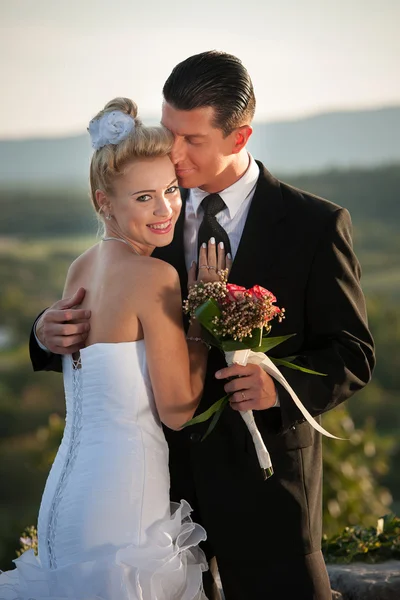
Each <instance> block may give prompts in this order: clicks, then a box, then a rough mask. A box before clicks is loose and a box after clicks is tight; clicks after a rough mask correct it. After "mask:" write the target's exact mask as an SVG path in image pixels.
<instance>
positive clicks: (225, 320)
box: [183, 270, 335, 479]
mask: <svg viewBox="0 0 400 600" xmlns="http://www.w3.org/2000/svg"><path fill="white" fill-rule="evenodd" d="M227 276H228V272H227V270H226V271H222V272H221V280H220V281H218V282H208V283H203V282H199V283H196V284H194V285H193V286H192V287H191V288H190V290H189V293H188V298H187V300H185V301H184V303H183V308H184V311H185V312H186V313H189V315H190V318H196V319H197V320H198V321H199V322H200V324H201V325H202V330H203V338H204V340H205V341H206V342H207V343H209V344H210V345H212V346H215V347H217V348H218V349H219V350H221V351H222V352H223V353H224V355H225V360H226V362H227V365H228V366H231V365H232V364H234V363H237V364H241V365H246V364H247V363H248V362H252V363H255V364H258V365H260V367H261V368H263V369H264V370H265V371H267V373H269V374H270V375H271V376H272V377H274V378H275V379H276V380H277V381H279V382H280V383H281V384H282V385H283V386H284V387H285V388H286V389H287V390H288V392H289V393H290V395H291V397H292V398H293V401H294V402H295V404H296V405H297V406H298V408H299V409H300V410H301V412H302V413H303V415H304V416H305V418H306V420H307V421H308V422H309V423H310V424H311V425H312V426H313V427H314V428H315V429H317V430H318V431H320V432H321V433H324V434H325V435H327V436H329V437H335V436H332V435H331V434H330V433H328V432H327V431H325V429H323V428H322V427H321V426H320V425H319V424H318V423H317V422H316V421H315V420H314V419H313V417H312V416H311V415H310V413H309V412H308V411H307V409H306V408H305V407H304V406H303V404H302V403H301V401H300V400H299V398H298V397H297V395H296V394H295V392H294V391H293V389H292V388H291V387H290V385H289V384H288V382H287V381H286V379H285V378H284V377H283V375H282V374H281V373H280V371H279V369H278V368H277V366H276V365H284V366H286V367H289V368H292V369H296V370H299V371H303V372H305V373H309V374H313V375H323V373H317V372H316V371H312V370H310V369H306V368H305V367H301V366H299V365H297V364H295V363H293V362H292V360H293V358H295V357H291V358H287V359H278V358H272V357H271V358H270V357H268V356H266V354H265V353H266V352H268V351H269V350H271V349H272V348H274V347H276V346H278V345H279V344H282V343H283V342H284V341H286V340H287V339H289V338H290V337H292V336H293V335H295V334H290V335H285V336H280V337H270V336H269V333H270V331H271V321H273V320H274V319H276V320H277V321H278V322H281V321H282V319H284V317H285V309H284V308H279V307H277V306H275V302H276V298H275V296H274V295H273V294H272V293H271V292H270V291H268V290H266V289H264V288H262V287H261V286H259V285H255V286H253V287H252V288H250V289H246V288H244V287H241V286H239V285H235V284H232V283H227ZM230 396H231V394H226V395H225V396H224V397H223V398H221V399H220V400H218V401H217V402H215V403H214V404H213V405H212V406H210V408H209V409H208V410H206V411H205V412H203V413H201V414H200V415H197V416H196V417H194V418H193V419H191V420H190V421H188V422H187V423H185V427H187V426H189V425H194V424H197V423H202V422H204V421H207V420H208V419H210V418H211V417H212V420H211V422H210V424H209V427H208V429H207V431H206V433H205V434H204V436H203V438H202V439H203V440H204V439H205V438H206V437H207V436H208V435H209V434H210V433H211V431H212V430H213V429H214V427H215V426H216V424H217V422H218V420H219V418H220V416H221V414H222V411H223V410H224V409H225V407H226V406H227V404H228V403H229V399H230ZM239 412H240V415H241V416H242V418H243V420H244V422H245V423H246V425H247V428H248V430H249V432H250V435H251V436H252V439H253V442H254V446H255V449H256V452H257V456H258V461H259V464H260V467H261V469H262V470H263V474H264V478H265V479H267V478H268V477H270V476H271V475H272V474H273V468H272V463H271V459H270V456H269V452H268V450H267V448H266V447H265V444H264V441H263V439H262V437H261V434H260V432H259V430H258V428H257V425H256V423H255V420H254V415H253V411H251V410H247V411H239Z"/></svg>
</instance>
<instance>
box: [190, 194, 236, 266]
mask: <svg viewBox="0 0 400 600" xmlns="http://www.w3.org/2000/svg"><path fill="white" fill-rule="evenodd" d="M201 206H202V207H203V210H204V217H203V220H202V222H201V223H200V227H199V234H198V238H197V240H198V245H197V256H198V252H199V250H200V246H201V244H202V243H203V242H206V243H207V242H208V241H209V239H210V238H211V237H214V238H215V243H216V244H219V243H220V242H223V243H224V247H225V254H228V253H230V254H232V252H231V244H230V242H229V237H228V234H227V233H226V231H225V229H224V228H223V227H222V226H221V225H220V224H219V223H218V221H217V219H216V215H217V214H218V213H219V212H221V210H223V209H224V208H225V207H226V204H225V202H224V201H223V200H222V198H221V196H220V195H219V194H210V195H209V196H206V197H205V198H204V199H203V201H202V203H201Z"/></svg>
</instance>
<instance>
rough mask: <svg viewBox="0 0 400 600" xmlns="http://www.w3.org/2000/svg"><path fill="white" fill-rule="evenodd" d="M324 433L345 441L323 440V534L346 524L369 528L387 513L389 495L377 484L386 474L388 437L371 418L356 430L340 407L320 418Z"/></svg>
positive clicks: (391, 442) (390, 439)
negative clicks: (326, 431) (377, 427)
mask: <svg viewBox="0 0 400 600" xmlns="http://www.w3.org/2000/svg"><path fill="white" fill-rule="evenodd" d="M323 425H324V427H325V428H326V429H328V431H330V432H331V433H333V434H334V435H337V436H338V437H342V438H346V440H347V441H340V442H339V441H337V440H331V439H325V438H324V440H323V457H324V477H323V506H324V532H325V533H327V534H328V535H332V534H333V533H335V532H336V531H337V530H338V529H339V528H341V527H345V526H346V525H356V524H357V523H362V524H363V525H367V526H368V525H372V524H373V523H375V522H376V519H377V518H378V516H379V515H381V514H384V513H385V512H387V511H388V507H389V506H390V504H391V502H392V495H391V494H390V492H389V491H388V490H387V489H386V488H385V487H383V486H381V485H379V483H378V482H379V481H380V480H381V479H382V477H383V476H384V475H385V474H386V473H387V472H388V469H389V462H388V460H387V457H388V455H389V454H390V452H391V451H392V450H393V448H394V447H395V440H394V438H393V437H392V436H389V435H382V434H378V433H377V431H376V429H375V425H374V422H373V419H372V418H371V417H369V418H368V420H366V421H365V422H364V423H363V424H362V426H361V427H360V428H359V429H357V428H356V427H355V425H354V421H353V419H352V418H351V416H350V414H349V412H348V409H347V408H346V407H345V406H343V405H341V406H339V407H337V408H335V409H334V410H332V411H330V412H328V413H326V414H325V415H324V416H323Z"/></svg>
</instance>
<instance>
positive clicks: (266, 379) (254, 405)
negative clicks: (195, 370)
mask: <svg viewBox="0 0 400 600" xmlns="http://www.w3.org/2000/svg"><path fill="white" fill-rule="evenodd" d="M215 377H216V378H217V379H227V378H231V377H233V378H234V379H231V381H228V383H226V384H225V386H224V389H225V392H226V393H227V394H232V396H231V398H230V404H231V407H232V408H233V409H234V410H241V411H243V410H266V409H267V408H272V407H274V406H277V391H276V387H275V383H274V380H273V379H272V377H271V376H270V375H268V373H266V372H265V371H264V370H263V369H262V368H261V367H259V366H258V365H254V364H251V363H249V364H247V365H246V366H245V367H244V366H242V365H237V364H235V365H232V366H231V367H226V368H225V369H221V370H220V371H217V373H216V374H215Z"/></svg>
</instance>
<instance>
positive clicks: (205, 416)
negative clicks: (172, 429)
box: [182, 394, 230, 429]
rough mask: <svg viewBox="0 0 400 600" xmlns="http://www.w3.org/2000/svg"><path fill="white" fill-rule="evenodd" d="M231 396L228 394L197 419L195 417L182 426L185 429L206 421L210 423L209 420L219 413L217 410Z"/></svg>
mask: <svg viewBox="0 0 400 600" xmlns="http://www.w3.org/2000/svg"><path fill="white" fill-rule="evenodd" d="M229 396H230V394H227V395H226V396H223V397H222V398H220V399H219V400H217V401H216V402H214V404H212V405H211V406H210V408H208V409H207V410H205V411H204V412H203V413H201V414H200V415H197V417H194V418H193V419H190V421H187V422H186V423H185V424H184V425H183V426H182V429H183V428H184V427H188V426H189V425H197V423H204V421H208V419H209V418H210V417H212V416H213V414H214V413H215V412H217V410H218V409H219V408H220V406H221V405H222V404H224V402H225V401H226V399H227V398H229Z"/></svg>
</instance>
